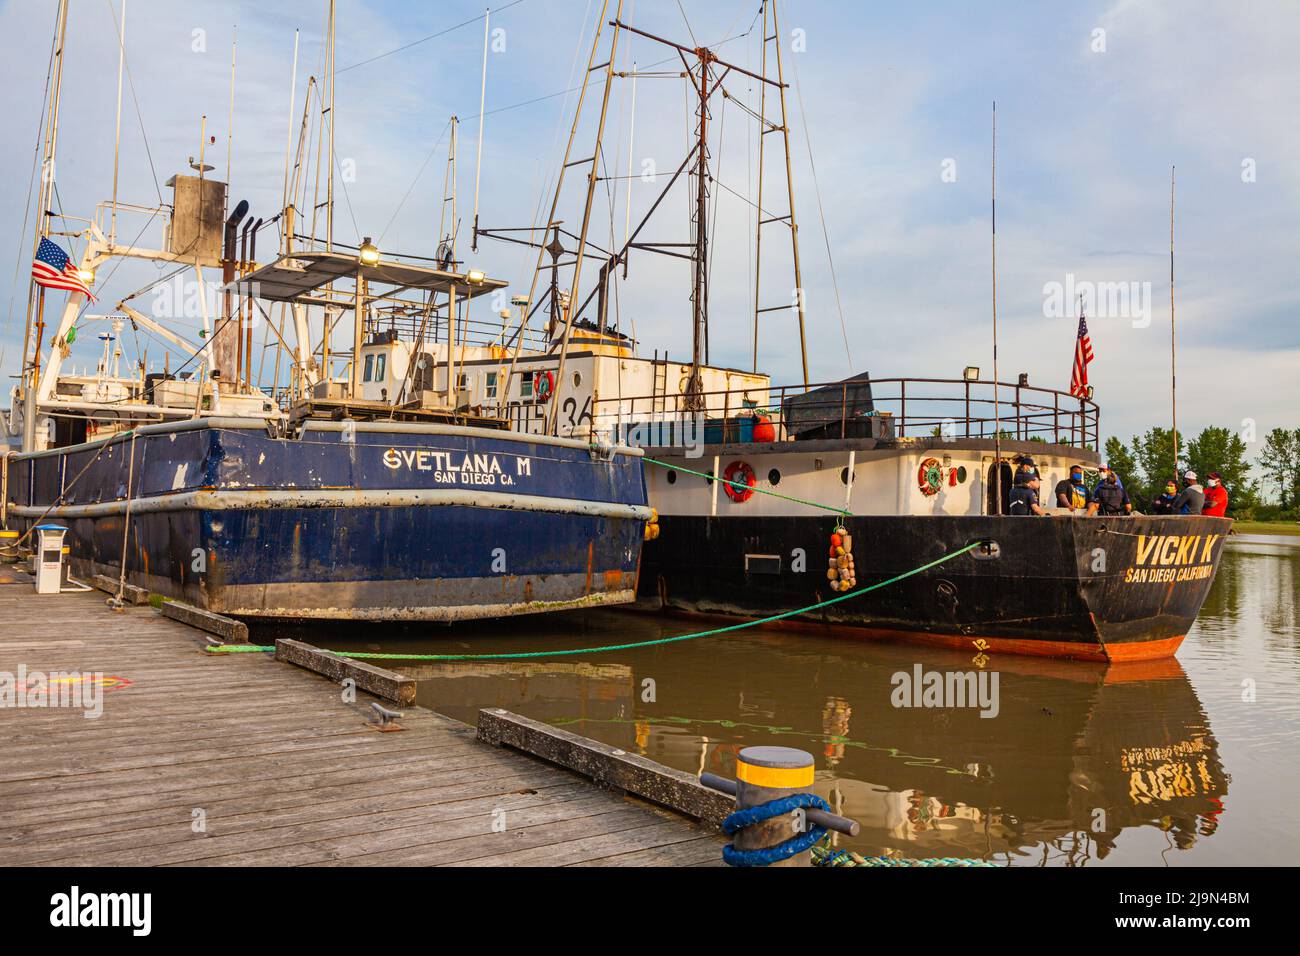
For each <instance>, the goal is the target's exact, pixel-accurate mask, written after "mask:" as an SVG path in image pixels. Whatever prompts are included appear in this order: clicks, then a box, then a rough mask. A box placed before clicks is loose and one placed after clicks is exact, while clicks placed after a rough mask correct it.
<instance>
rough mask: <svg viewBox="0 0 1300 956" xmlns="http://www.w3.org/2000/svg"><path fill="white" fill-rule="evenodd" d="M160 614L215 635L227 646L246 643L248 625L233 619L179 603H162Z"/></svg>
mask: <svg viewBox="0 0 1300 956" xmlns="http://www.w3.org/2000/svg"><path fill="white" fill-rule="evenodd" d="M162 612H163V616H164V617H169V618H171V619H172V620H173V621H180V622H181V623H182V624H188V625H189V626H190V627H197V628H198V629H199V630H201V631H207V632H208V633H209V634H215V635H217V637H219V638H221V639H222V640H223V641H226V642H227V643H229V644H247V643H248V625H247V624H245V623H244V622H243V621H236V620H235V619H234V618H233V617H225V616H224V615H221V614H214V613H213V612H212V611H205V610H203V608H200V607H194V606H193V605H192V604H185V603H182V602H181V601H163V605H162Z"/></svg>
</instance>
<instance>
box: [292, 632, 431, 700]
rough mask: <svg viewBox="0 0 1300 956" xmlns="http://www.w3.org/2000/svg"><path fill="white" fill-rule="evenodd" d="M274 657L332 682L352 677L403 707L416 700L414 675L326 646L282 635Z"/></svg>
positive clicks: (358, 683) (362, 686)
mask: <svg viewBox="0 0 1300 956" xmlns="http://www.w3.org/2000/svg"><path fill="white" fill-rule="evenodd" d="M275 659H276V660H277V661H287V662H288V663H290V664H296V665H298V666H299V667H304V668H306V669H307V670H309V671H315V672H316V673H317V674H321V675H324V676H325V677H328V678H329V679H330V680H332V681H344V680H348V679H351V680H353V681H355V682H356V685H357V686H358V687H360V688H361V689H362V690H364V691H369V692H370V693H372V694H374V695H375V696H376V697H382V698H383V699H384V700H391V701H393V702H395V703H396V704H397V705H398V706H400V707H406V706H409V705H410V704H413V703H415V688H416V681H415V679H414V678H412V677H403V676H402V675H401V674H396V673H394V672H393V671H390V670H385V669H384V668H382V667H376V666H375V665H374V664H367V663H366V662H365V661H354V660H352V659H350V658H347V657H339V656H338V655H337V654H333V653H331V652H329V651H327V650H325V649H323V648H320V647H313V646H312V645H310V644H304V643H303V642H302V641H292V640H289V639H287V638H282V639H280V640H278V641H276V642H275Z"/></svg>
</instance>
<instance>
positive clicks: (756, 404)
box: [593, 378, 1099, 448]
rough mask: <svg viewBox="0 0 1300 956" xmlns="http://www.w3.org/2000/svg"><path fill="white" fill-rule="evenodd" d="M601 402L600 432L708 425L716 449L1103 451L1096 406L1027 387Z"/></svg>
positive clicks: (888, 387)
mask: <svg viewBox="0 0 1300 956" xmlns="http://www.w3.org/2000/svg"><path fill="white" fill-rule="evenodd" d="M694 406H695V407H696V409H698V410H697V411H691V410H690V409H689V408H688V402H687V396H686V395H685V394H671V393H664V392H661V393H658V394H653V395H641V396H636V397H631V398H628V397H622V398H616V399H615V398H609V399H598V400H597V401H596V402H595V408H594V411H593V419H594V420H593V426H594V429H595V430H596V431H601V432H613V433H616V434H619V435H623V436H626V435H627V434H628V432H629V431H630V430H631V429H634V428H636V427H638V426H648V425H655V424H662V423H665V422H669V421H675V420H683V419H685V418H688V417H693V416H697V415H702V416H703V417H704V425H705V429H706V433H707V434H708V437H706V438H705V441H707V442H716V441H750V440H753V438H752V431H753V428H754V425H755V424H756V423H758V422H760V421H761V420H762V419H766V421H767V422H768V423H770V424H771V426H772V428H773V432H774V436H775V439H774V440H776V441H790V440H794V439H796V438H799V439H808V438H840V437H871V438H882V439H891V438H926V437H937V438H948V439H956V438H988V439H992V438H994V437H995V435H996V434H998V433H999V432H1000V433H1001V437H1002V438H1003V439H1004V440H1016V441H1046V442H1051V443H1056V444H1063V445H1074V446H1079V447H1082V446H1088V447H1092V448H1096V447H1097V446H1098V435H1099V409H1098V407H1097V404H1096V403H1095V402H1093V401H1092V400H1091V399H1087V398H1080V397H1079V396H1077V395H1071V394H1070V393H1068V392H1061V391H1057V390H1056V389H1050V388H1038V387H1036V386H1031V385H1022V384H1019V383H1011V382H1001V383H995V382H993V381H988V380H983V379H977V380H967V379H942V378H873V379H866V378H861V379H847V380H844V381H839V382H827V383H824V384H815V385H784V386H776V385H771V386H767V387H765V388H757V389H754V388H751V389H726V390H720V391H711V392H703V393H701V395H699V396H698V400H697V401H696V402H695V403H694Z"/></svg>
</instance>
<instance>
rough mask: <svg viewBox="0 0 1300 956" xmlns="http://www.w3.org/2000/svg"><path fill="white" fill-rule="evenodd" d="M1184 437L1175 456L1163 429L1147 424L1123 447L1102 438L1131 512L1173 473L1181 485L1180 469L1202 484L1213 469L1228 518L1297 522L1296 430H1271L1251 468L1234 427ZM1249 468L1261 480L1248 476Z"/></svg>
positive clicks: (1299, 432)
mask: <svg viewBox="0 0 1300 956" xmlns="http://www.w3.org/2000/svg"><path fill="white" fill-rule="evenodd" d="M1183 439H1184V436H1183V435H1182V434H1179V436H1178V453H1177V456H1175V454H1174V439H1173V434H1172V432H1171V431H1170V430H1169V429H1168V428H1160V427H1152V428H1149V429H1147V431H1146V433H1145V434H1142V435H1135V436H1133V438H1132V439H1130V440H1129V443H1128V444H1127V445H1126V444H1125V443H1124V442H1122V441H1121V440H1120V439H1119V438H1118V437H1115V436H1111V437H1110V438H1108V439H1106V455H1105V457H1106V462H1107V464H1109V465H1110V466H1111V467H1112V468H1114V469H1115V471H1116V472H1117V473H1118V474H1119V476H1120V480H1121V481H1123V482H1124V487H1125V488H1126V489H1127V490H1128V493H1129V498H1130V499H1131V500H1132V502H1133V506H1134V508H1135V509H1136V510H1139V511H1149V510H1150V506H1151V499H1152V498H1154V497H1155V496H1156V495H1158V494H1160V493H1161V492H1162V491H1163V490H1164V487H1165V482H1166V481H1168V480H1170V479H1171V478H1173V477H1174V476H1175V475H1177V476H1178V486H1179V487H1180V488H1181V487H1182V474H1183V472H1185V471H1187V470H1188V469H1191V470H1192V471H1194V472H1196V475H1197V478H1198V480H1199V481H1200V482H1201V483H1202V484H1204V483H1205V476H1206V475H1208V474H1209V473H1210V472H1212V471H1214V472H1218V473H1219V474H1220V475H1221V476H1222V477H1223V485H1224V487H1225V488H1226V489H1227V490H1228V515H1229V516H1230V517H1233V518H1242V519H1254V520H1261V521H1269V520H1284V521H1286V520H1290V521H1295V520H1300V428H1296V429H1286V428H1274V429H1273V430H1272V431H1270V432H1269V433H1268V435H1267V436H1266V437H1265V439H1264V444H1263V447H1262V450H1261V453H1260V456H1259V460H1258V462H1257V465H1256V466H1252V464H1251V462H1249V461H1248V460H1247V458H1246V452H1247V446H1246V442H1245V441H1244V440H1243V439H1242V437H1241V435H1240V434H1238V433H1237V431H1235V430H1234V429H1231V428H1219V427H1215V426H1211V427H1209V428H1205V429H1202V430H1201V433H1200V434H1199V435H1197V436H1196V437H1195V438H1190V439H1187V440H1186V441H1184V440H1183ZM1254 467H1258V470H1259V471H1260V473H1261V475H1262V478H1263V481H1262V482H1261V481H1260V480H1259V479H1256V478H1254V477H1253V476H1252V470H1253V468H1254ZM1274 495H1276V497H1275V498H1274V497H1273V496H1274Z"/></svg>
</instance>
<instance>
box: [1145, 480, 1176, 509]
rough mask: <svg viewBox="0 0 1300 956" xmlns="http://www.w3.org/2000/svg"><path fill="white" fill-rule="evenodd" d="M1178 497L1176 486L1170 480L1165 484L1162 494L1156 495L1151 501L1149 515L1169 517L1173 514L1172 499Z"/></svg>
mask: <svg viewBox="0 0 1300 956" xmlns="http://www.w3.org/2000/svg"><path fill="white" fill-rule="evenodd" d="M1177 497H1178V485H1176V484H1175V483H1174V482H1173V481H1172V480H1171V481H1167V482H1165V490H1164V493H1163V494H1159V495H1156V496H1155V497H1154V498H1152V499H1151V513H1152V514H1153V515H1171V514H1173V513H1174V499H1175V498H1177Z"/></svg>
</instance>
